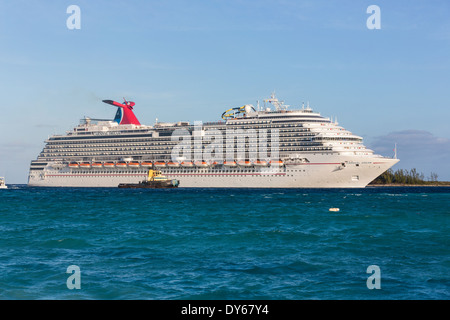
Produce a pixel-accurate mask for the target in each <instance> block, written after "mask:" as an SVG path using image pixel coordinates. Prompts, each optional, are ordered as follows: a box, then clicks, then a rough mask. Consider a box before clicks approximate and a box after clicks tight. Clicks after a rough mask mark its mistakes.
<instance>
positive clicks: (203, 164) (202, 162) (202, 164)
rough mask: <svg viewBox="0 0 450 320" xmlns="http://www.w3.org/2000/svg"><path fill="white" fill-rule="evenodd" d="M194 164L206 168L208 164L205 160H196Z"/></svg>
mask: <svg viewBox="0 0 450 320" xmlns="http://www.w3.org/2000/svg"><path fill="white" fill-rule="evenodd" d="M195 166H196V167H200V168H206V167H208V164H207V163H206V162H205V161H196V162H195Z"/></svg>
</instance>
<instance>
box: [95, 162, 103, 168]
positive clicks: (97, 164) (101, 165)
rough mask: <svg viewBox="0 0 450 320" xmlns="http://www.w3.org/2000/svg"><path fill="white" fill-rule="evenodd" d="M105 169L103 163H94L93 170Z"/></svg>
mask: <svg viewBox="0 0 450 320" xmlns="http://www.w3.org/2000/svg"><path fill="white" fill-rule="evenodd" d="M101 167H103V164H102V163H101V162H94V163H93V164H92V168H101Z"/></svg>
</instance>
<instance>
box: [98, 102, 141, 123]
mask: <svg viewBox="0 0 450 320" xmlns="http://www.w3.org/2000/svg"><path fill="white" fill-rule="evenodd" d="M123 100H124V103H123V104H122V103H119V102H116V101H112V100H103V102H104V103H107V104H110V105H112V106H116V107H118V109H117V113H116V116H115V117H114V121H116V122H117V123H118V124H135V125H138V126H140V125H141V124H140V122H139V120H138V119H137V118H136V116H135V115H134V112H133V106H134V105H135V103H134V102H132V101H127V100H125V98H124V99H123Z"/></svg>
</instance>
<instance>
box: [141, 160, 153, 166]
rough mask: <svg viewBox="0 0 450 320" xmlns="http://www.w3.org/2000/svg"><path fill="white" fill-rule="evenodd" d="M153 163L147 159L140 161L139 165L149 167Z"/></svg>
mask: <svg viewBox="0 0 450 320" xmlns="http://www.w3.org/2000/svg"><path fill="white" fill-rule="evenodd" d="M152 165H153V164H152V163H151V162H148V161H143V162H141V167H151V166H152Z"/></svg>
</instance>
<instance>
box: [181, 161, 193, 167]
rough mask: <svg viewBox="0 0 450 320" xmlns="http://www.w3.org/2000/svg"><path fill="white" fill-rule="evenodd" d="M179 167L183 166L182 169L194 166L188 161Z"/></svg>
mask: <svg viewBox="0 0 450 320" xmlns="http://www.w3.org/2000/svg"><path fill="white" fill-rule="evenodd" d="M181 166H183V167H193V166H194V164H193V163H192V162H190V161H187V162H184V161H183V162H182V163H181Z"/></svg>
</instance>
